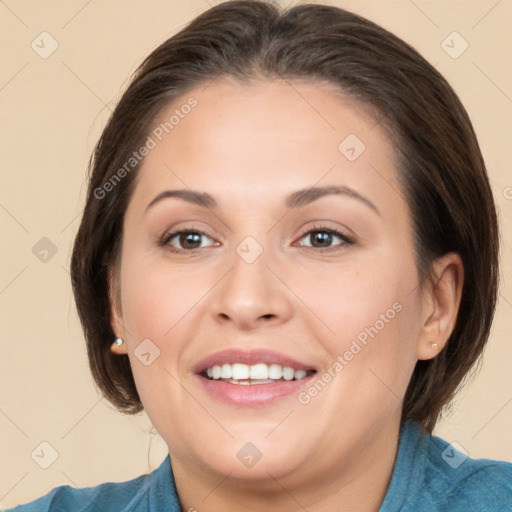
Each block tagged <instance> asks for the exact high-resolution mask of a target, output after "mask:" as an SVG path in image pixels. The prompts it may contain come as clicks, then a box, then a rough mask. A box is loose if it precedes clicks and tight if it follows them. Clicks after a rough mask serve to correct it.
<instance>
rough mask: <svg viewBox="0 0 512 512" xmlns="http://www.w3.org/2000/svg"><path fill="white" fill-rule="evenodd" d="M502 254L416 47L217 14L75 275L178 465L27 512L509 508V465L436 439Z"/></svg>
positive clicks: (491, 217) (168, 91)
mask: <svg viewBox="0 0 512 512" xmlns="http://www.w3.org/2000/svg"><path fill="white" fill-rule="evenodd" d="M497 254H498V228H497V221H496V212H495V207H494V201H493V197H492V193H491V189H490V186H489V181H488V177H487V174H486V170H485V166H484V163H483V160H482V156H481V153H480V150H479V148H478V143H477V141H476V137H475V134H474V132H473V129H472V126H471V123H470V121H469V119H468V117H467V114H466V112H465V110H464V108H463V107H462V105H461V104H460V102H459V100H458V99H457V97H456V95H455V94H454V92H453V90H452V89H451V88H450V86H449V85H448V84H447V83H446V81H445V80H444V79H443V78H442V77H441V76H440V75H439V73H438V72H437V71H436V70H435V69H433V68H432V66H430V65H429V64H428V63H427V62H426V61H425V60H424V59H423V58H422V57H421V56H419V55H418V53H417V52H416V51H415V50H413V49H412V48H411V47H409V46H408V45H407V44H405V43H404V42H403V41H401V40H400V39H398V38H397V37H395V36H393V35H392V34H390V33H388V32H386V31H385V30H384V29H382V28H380V27H378V26H376V25H374V24H373V23H371V22H369V21H367V20H365V19H363V18H360V17H358V16H356V15H354V14H351V13H348V12H346V11H343V10H340V9H336V8H333V7H327V6H318V5H317V6H312V5H303V6H298V7H295V8H292V9H290V10H288V11H284V12H281V11H280V10H279V9H278V8H277V7H275V6H274V5H272V4H268V3H261V2H245V1H241V2H234V3H224V4H221V5H219V6H217V7H214V8H212V9H210V10H208V11H207V12H205V13H204V14H202V15H201V16H199V17H198V18H196V19H195V20H194V21H193V22H192V23H191V24H190V25H189V26H188V27H186V28H185V29H183V30H182V31H181V32H180V33H178V34H177V35H175V36H174V37H172V38H170V39H169V40H168V41H166V42H165V43H163V44H162V45H161V46H160V47H159V48H158V49H156V50H155V51H154V52H153V53H152V54H151V55H150V56H149V57H148V58H147V59H146V60H145V61H144V62H143V64H142V65H141V66H140V68H139V70H138V71H137V73H136V75H135V77H134V79H133V81H132V83H131V85H130V86H129V88H128V90H127V91H126V92H125V94H124V95H123V97H122V99H121V101H120V102H119V105H118V106H117V108H116V109H115V111H114V114H113V115H112V118H111V119H110V121H109V123H108V125H107V127H106V128H105V130H104V132H103V134H102V137H101V139H100V141H99V143H98V145H97V147H96V150H95V152H94V155H93V158H92V161H91V175H90V181H89V193H88V198H87V202H86V208H85V211H84V215H83V218H82V223H81V226H80V229H79V232H78V235H77V237H76V241H75V246H74V251H73V258H72V268H71V271H72V281H73V288H74V293H75V298H76V302H77V306H78V311H79V314H80V318H81V321H82V324H83V327H84V331H85V336H86V340H87V346H88V354H89V360H90V366H91V370H92V374H93V376H94V378H95V380H96V382H97V384H98V385H99V386H100V388H101V390H102V392H103V393H104V395H105V396H106V397H107V398H108V399H109V400H110V401H111V402H112V403H113V404H115V405H116V406H117V407H118V408H119V409H120V410H121V411H124V412H126V413H136V412H139V411H141V410H142V409H143V408H144V409H145V411H146V412H147V414H148V416H149V418H150V419H151V421H152V423H153V425H154V426H155V428H156V429H157V430H158V432H159V433H160V435H161V436H162V438H163V439H164V440H165V442H166V443H167V445H168V448H169V456H168V457H167V458H166V459H165V460H164V461H163V462H162V464H161V465H160V467H159V468H158V469H156V470H155V471H154V472H153V473H151V474H150V475H143V476H140V477H139V478H137V479H135V480H131V481H129V482H124V483H117V484H113V483H107V484H103V485H100V486H97V487H94V488H89V489H72V488H70V487H58V488H56V489H54V490H53V491H52V492H51V493H49V494H48V495H47V496H45V497H43V498H41V499H39V500H36V501H35V502H33V503H32V504H28V505H25V506H20V507H17V508H15V509H14V510H19V511H22V512H28V511H32V510H49V511H54V510H55V511H56V510H84V511H85V510H95V509H100V510H104V511H108V510H116V511H117V510H123V511H128V510H148V511H149V510H151V511H163V510H172V511H179V510H182V511H185V510H188V511H190V510H199V511H201V512H202V511H221V510H233V509H236V510H248V511H249V510H251V511H259V510H267V511H272V510H279V511H280V512H283V511H292V510H293V511H295V510H308V511H320V510H322V511H324V510H333V511H334V510H351V511H355V510H357V511H361V512H363V511H381V512H390V511H398V510H400V511H408V510H415V511H418V510H419V511H423V510H424V511H427V510H428V511H451V512H453V511H468V510H478V511H482V510H485V511H502V510H508V509H509V508H510V506H511V505H512V465H511V464H509V463H506V462H500V461H493V460H487V459H478V460H476V459H470V458H467V457H466V455H465V454H464V453H462V452H460V451H458V450H456V449H455V448H454V447H453V446H451V445H448V444H447V443H446V442H445V441H443V440H442V439H439V438H437V437H432V436H431V432H432V430H433V427H434V425H435V424H436V421H437V419H438V417H439V415H440V413H441V411H442V409H443V407H444V406H445V405H446V404H447V403H448V402H449V401H450V399H451V398H452V397H453V395H454V393H455V390H456V389H457V387H458V385H459V384H460V383H461V381H462V379H463V378H464V376H466V375H467V373H468V371H469V370H470V368H471V367H472V366H473V364H474V363H475V362H476V361H477V360H478V358H479V356H480V355H481V353H482V350H483V348H484V346H485V343H486V341H487V338H488V335H489V329H490V325H491V321H492V317H493V313H494V307H495V302H496V295H497V275H498V256H497Z"/></svg>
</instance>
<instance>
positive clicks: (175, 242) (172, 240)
mask: <svg viewBox="0 0 512 512" xmlns="http://www.w3.org/2000/svg"><path fill="white" fill-rule="evenodd" d="M205 239H208V240H211V238H210V237H209V236H207V235H206V234H205V233H202V232H201V231H192V230H181V231H176V232H174V233H170V234H169V235H167V236H166V237H165V238H164V240H162V245H170V246H171V247H173V248H175V249H178V250H182V251H186V250H194V249H199V248H201V247H205V246H207V243H204V242H205Z"/></svg>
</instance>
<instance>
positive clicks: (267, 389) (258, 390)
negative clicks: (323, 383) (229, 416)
mask: <svg viewBox="0 0 512 512" xmlns="http://www.w3.org/2000/svg"><path fill="white" fill-rule="evenodd" d="M316 372H317V371H316V369H315V368H314V366H312V365H308V364H305V363H301V362H299V361H296V360H295V359H293V358H290V357H288V356H286V355H284V354H280V353H278V352H274V351H266V350H251V351H244V350H226V351H222V352H218V353H216V354H212V355H211V356H208V357H206V358H205V359H203V360H202V361H201V362H200V363H199V364H198V365H196V367H195V369H194V373H196V375H197V376H198V377H199V378H200V381H201V384H202V385H203V387H204V389H206V391H207V392H208V394H209V395H210V396H211V397H212V398H213V399H215V400H221V401H222V402H224V403H229V404H232V405H245V406H255V405H265V404H269V403H271V402H274V401H275V400H277V399H280V398H284V397H286V396H289V395H293V394H296V393H298V391H299V390H300V388H301V387H303V386H304V385H307V384H306V383H307V382H308V381H309V379H310V377H311V376H312V375H314V374H315V373H316Z"/></svg>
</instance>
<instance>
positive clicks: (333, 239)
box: [301, 228, 354, 250]
mask: <svg viewBox="0 0 512 512" xmlns="http://www.w3.org/2000/svg"><path fill="white" fill-rule="evenodd" d="M301 240H306V241H307V242H309V243H303V244H301V245H303V246H304V247H312V248H314V249H320V250H321V249H335V248H336V247H342V246H344V245H352V244H353V243H354V240H352V239H351V238H349V237H347V236H346V235H344V234H343V233H341V232H340V231H338V230H336V229H332V228H315V229H312V230H310V231H308V232H307V233H304V235H302V237H301ZM333 244H334V245H333Z"/></svg>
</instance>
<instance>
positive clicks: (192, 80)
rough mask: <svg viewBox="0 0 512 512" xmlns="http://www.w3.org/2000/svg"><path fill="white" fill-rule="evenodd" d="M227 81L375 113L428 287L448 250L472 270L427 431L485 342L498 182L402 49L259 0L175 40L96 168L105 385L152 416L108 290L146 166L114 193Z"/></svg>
mask: <svg viewBox="0 0 512 512" xmlns="http://www.w3.org/2000/svg"><path fill="white" fill-rule="evenodd" d="M226 76H229V77H234V78H236V79H238V80H250V79H252V78H264V79H281V78H287V79H294V78H297V79H308V80H311V81H322V82H329V83H331V84H334V85H335V86H337V87H338V88H339V89H340V90H341V91H343V93H344V94H346V95H348V96H349V97H352V98H353V99H354V100H356V101H358V102H360V103H361V104H362V105H367V106H369V107H371V109H372V110H373V111H376V112H378V114H379V115H380V116H381V118H382V119H381V124H383V126H385V127H388V131H389V130H390V133H391V135H390V138H391V140H392V141H393V143H394V146H395V149H396V152H397V155H398V160H399V175H400V179H401V183H402V189H403V193H404V196H405V197H406V200H407V202H408V204H409V208H410V211H411V216H412V221H413V226H414V233H415V248H416V258H417V267H418V272H419V275H420V278H421V281H422V283H423V282H424V281H425V280H426V279H430V278H431V277H432V264H433V262H434V260H435V259H436V258H437V257H439V256H441V255H443V254H446V253H448V252H456V253H458V254H459V255H460V257H461V259H462V262H463V264H464V269H465V278H464V287H463V292H462V299H461V304H460V309H459V314H458V319H457V323H456V326H455V328H454V331H453V333H452V335H451V337H450V339H449V341H448V343H447V345H446V347H445V349H444V350H443V351H442V352H441V353H440V354H439V355H438V356H437V357H435V358H434V359H431V360H426V361H418V362H417V364H416V367H415V369H414V373H413V375H412V379H411V382H410V383H409V387H408V389H407V392H406V396H405V399H404V403H403V419H412V420H416V421H418V422H420V423H421V424H422V425H423V426H424V427H425V428H426V429H427V430H428V431H431V430H432V429H433V427H434V425H435V423H436V420H437V418H438V417H439V414H440V413H441V411H442V409H443V407H444V406H445V405H446V404H447V403H448V402H449V401H450V400H451V399H452V398H453V396H454V394H455V392H456V390H457V388H458V386H459V384H460V383H461V382H462V381H463V379H464V377H465V376H466V375H467V374H468V372H469V370H470V369H471V368H472V367H473V365H474V364H475V362H477V361H478V360H479V357H480V355H481V353H482V351H483V348H484V346H485V343H486V341H487V338H488V336H489V330H490V325H491V322H492V318H493V314H494V309H495V303H496V298H497V297H496V296H497V286H498V285H497V281H498V242H499V240H498V227H497V219H496V211H495V206H494V200H493V196H492V192H491V188H490V185H489V180H488V177H487V174H486V169H485V165H484V162H483V159H482V155H481V153H480V149H479V147H478V143H477V140H476V136H475V133H474V131H473V128H472V125H471V122H470V120H469V118H468V116H467V113H466V111H465V110H464V108H463V106H462V105H461V103H460V101H459V99H458V98H457V96H456V94H455V93H454V91H453V89H452V88H451V87H450V86H449V84H448V83H447V82H446V81H445V79H444V78H443V77H442V76H441V75H440V74H439V73H438V72H437V71H436V70H435V69H434V68H433V67H432V66H431V65H430V64H428V62H427V61H426V60H425V59H424V58H422V57H421V56H420V55H419V54H418V53H417V52H416V51H415V50H414V49H413V48H412V47H411V46H409V45H408V44H406V43H405V42H404V41H402V40H401V39H399V38H398V37H396V36H394V35H393V34H391V33H389V32H387V31H386V30H384V29H383V28H381V27H379V26H378V25H375V24H374V23H372V22H370V21H368V20H366V19H364V18H362V17H360V16H357V15H355V14H353V13H350V12H347V11H344V10H342V9H339V8H335V7H329V6H323V5H300V6H296V7H293V8H291V9H289V10H286V11H281V9H280V8H278V7H276V6H275V5H273V4H270V3H265V2H258V1H237V2H226V3H222V4H220V5H218V6H216V7H213V8H211V9H209V10H208V11H206V12H204V13H203V14H201V15H200V16H199V17H197V18H196V19H194V20H193V21H192V22H191V23H190V24H189V25H188V26H187V27H185V28H184V29H183V30H181V31H180V32H179V33H178V34H176V35H174V36H173V37H171V38H170V39H168V40H167V41H165V42H164V43H163V44H162V45H161V46H159V47H158V48H157V49H156V50H154V51H153V52H152V53H151V54H150V55H149V56H148V57H147V58H146V59H145V60H144V62H143V63H142V64H141V65H140V67H139V68H138V70H137V71H136V73H135V75H134V77H133V79H132V81H131V83H130V85H129V87H128V89H127V90H126V92H125V93H124V95H123V96H122V98H121V100H120V101H119V104H118V105H117V107H116V109H115V111H114V113H113V114H112V116H111V118H110V120H109V122H108V124H107V126H106V127H105V130H104V131H103V134H102V136H101V138H100V140H99V142H98V144H97V146H96V148H95V150H94V153H93V155H92V157H91V162H90V169H89V170H90V174H89V188H88V196H87V201H86V206H85V210H84V214H83V218H82V222H81V225H80V228H79V231H78V234H77V237H76V240H75V244H74V249H73V256H72V262H71V276H72V283H73V291H74V294H75V299H76V303H77V308H78V313H79V316H80V320H81V322H82V325H83V328H84V332H85V338H86V341H87V350H88V356H89V362H90V367H91V371H92V375H93V377H94V379H95V382H96V383H97V385H98V386H99V387H100V389H101V390H102V392H103V394H104V396H105V397H106V398H108V399H109V400H110V401H111V402H112V403H113V404H114V405H115V406H116V407H117V408H118V409H119V410H121V411H123V412H126V413H136V412H139V411H140V410H142V404H141V401H140V398H139V396H138V393H137V389H136V387H135V383H134V380H133V375H132V372H131V368H130V363H129V360H128V357H127V356H126V355H123V356H119V355H115V354H113V353H112V352H111V351H110V346H111V343H112V341H113V340H114V333H113V332H112V328H111V325H110V297H109V283H108V278H109V271H110V270H111V269H112V268H113V267H114V265H115V261H116V258H117V257H118V256H119V252H120V248H121V239H122V225H123V217H124V212H125V211H126V208H127V205H128V202H129V200H130V197H131V193H132V191H133V183H134V177H135V175H136V170H137V167H134V169H133V170H132V171H131V172H130V173H127V174H126V176H124V177H123V179H122V180H119V183H117V184H116V185H115V186H114V187H110V189H109V192H108V194H107V193H104V191H105V190H106V188H104V186H105V183H107V181H108V180H109V179H111V178H112V176H113V175H114V174H115V173H116V172H117V171H118V170H119V169H120V168H121V167H122V166H123V164H124V163H125V162H126V161H127V160H128V159H129V158H130V156H131V155H132V153H133V151H134V150H135V149H137V148H139V147H140V146H141V145H142V144H143V141H144V140H145V138H146V137H147V136H148V133H149V129H150V127H151V123H152V122H153V121H154V119H155V116H156V115H157V114H158V113H159V112H160V111H161V110H162V109H163V108H164V107H166V106H168V104H169V103H170V102H171V101H173V99H175V98H177V97H178V96H180V95H182V94H184V93H185V92H187V91H189V90H190V89H192V88H193V87H195V86H197V85H199V84H202V83H205V82H207V81H211V80H214V79H216V78H218V77H226ZM382 120H384V121H382ZM99 190H102V191H103V192H102V193H101V194H99V193H98V191H99Z"/></svg>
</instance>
